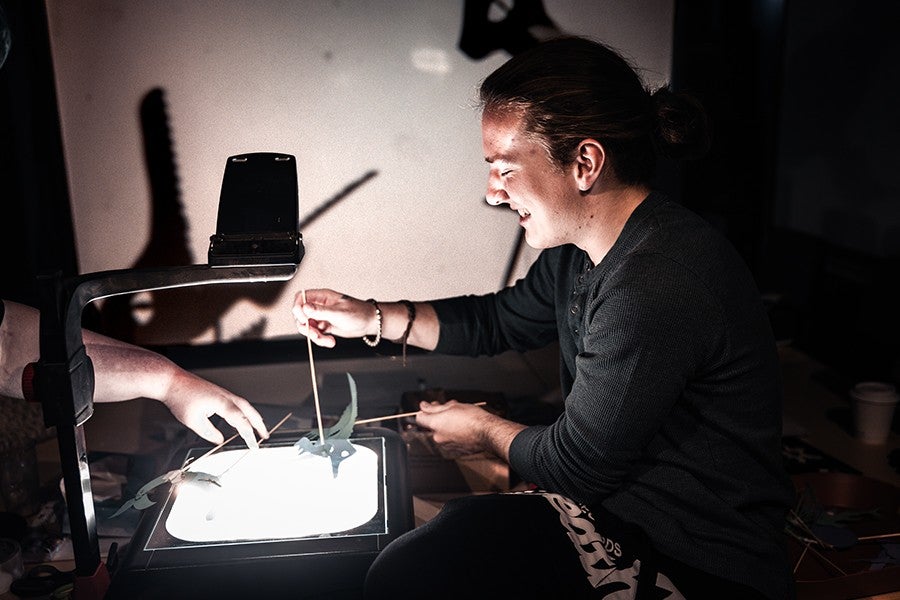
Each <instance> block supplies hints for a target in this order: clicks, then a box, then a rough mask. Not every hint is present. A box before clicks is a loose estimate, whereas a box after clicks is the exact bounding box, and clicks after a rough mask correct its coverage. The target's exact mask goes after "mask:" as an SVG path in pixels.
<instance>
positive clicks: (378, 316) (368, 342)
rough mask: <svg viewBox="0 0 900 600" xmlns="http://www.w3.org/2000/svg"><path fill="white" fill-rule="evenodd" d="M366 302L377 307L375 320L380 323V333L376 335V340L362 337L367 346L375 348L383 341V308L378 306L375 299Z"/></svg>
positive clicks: (366, 336)
mask: <svg viewBox="0 0 900 600" xmlns="http://www.w3.org/2000/svg"><path fill="white" fill-rule="evenodd" d="M366 302H368V303H370V304H371V305H372V306H374V307H375V319H376V320H377V321H378V333H376V334H375V337H374V338H370V337H369V336H368V335H364V336H362V341H364V342H365V343H366V345H367V346H371V347H372V348H374V347H375V346H377V345H378V342H380V341H381V307H380V306H378V302H376V301H375V299H374V298H369V299H368V300H366Z"/></svg>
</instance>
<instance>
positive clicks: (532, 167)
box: [481, 112, 580, 249]
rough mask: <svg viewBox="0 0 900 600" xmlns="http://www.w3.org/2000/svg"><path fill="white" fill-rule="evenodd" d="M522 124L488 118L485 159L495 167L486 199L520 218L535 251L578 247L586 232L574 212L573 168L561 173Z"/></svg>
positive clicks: (509, 117)
mask: <svg viewBox="0 0 900 600" xmlns="http://www.w3.org/2000/svg"><path fill="white" fill-rule="evenodd" d="M521 121H522V119H521V117H520V116H519V115H518V114H491V113H487V112H486V113H484V114H483V115H482V119H481V134H482V143H483V146H484V159H485V160H486V161H487V162H488V164H489V165H490V172H489V174H488V184H487V193H486V195H485V200H487V202H488V204H491V205H494V206H499V205H501V204H507V205H509V207H510V208H511V209H512V210H515V211H517V212H518V213H519V225H521V226H522V227H523V228H524V229H525V240H526V241H527V242H528V245H529V246H531V247H532V248H537V249H542V248H552V247H554V246H559V245H561V244H566V243H573V242H574V241H575V235H577V230H578V229H580V226H579V225H578V223H577V219H576V218H575V217H576V215H575V213H574V211H573V208H575V202H576V199H577V198H578V195H579V194H578V187H577V185H576V181H575V179H574V177H572V175H571V174H570V173H569V171H570V169H564V170H562V171H561V170H560V169H559V168H557V167H556V166H555V165H553V164H552V163H551V162H550V158H549V156H548V155H547V152H546V151H545V150H544V148H543V147H542V146H541V145H540V144H538V143H537V142H536V141H534V140H532V139H529V137H528V136H527V135H526V134H525V133H524V132H523V131H522V129H521ZM573 194H574V196H573Z"/></svg>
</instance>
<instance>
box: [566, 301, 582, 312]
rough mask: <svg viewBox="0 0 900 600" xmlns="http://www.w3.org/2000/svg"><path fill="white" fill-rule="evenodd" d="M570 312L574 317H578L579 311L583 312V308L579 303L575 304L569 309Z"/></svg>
mask: <svg viewBox="0 0 900 600" xmlns="http://www.w3.org/2000/svg"><path fill="white" fill-rule="evenodd" d="M569 310H570V311H571V313H572V314H573V315H577V314H578V311H579V310H581V307H580V306H578V303H577V302H575V303H573V304H572V306H571V308H569Z"/></svg>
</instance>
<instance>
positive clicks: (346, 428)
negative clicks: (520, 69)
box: [294, 373, 358, 477]
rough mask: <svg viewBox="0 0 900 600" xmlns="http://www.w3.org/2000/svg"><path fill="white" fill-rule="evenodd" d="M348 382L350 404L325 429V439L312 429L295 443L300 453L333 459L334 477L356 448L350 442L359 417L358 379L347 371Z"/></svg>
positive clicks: (332, 469)
mask: <svg viewBox="0 0 900 600" xmlns="http://www.w3.org/2000/svg"><path fill="white" fill-rule="evenodd" d="M347 383H348V384H349V385H350V404H349V405H348V406H347V408H345V409H344V412H343V414H341V418H340V419H338V422H337V423H335V424H334V425H332V426H331V427H328V428H327V429H325V431H324V432H323V433H324V436H325V437H324V439H322V440H319V439H318V437H319V432H318V431H310V432H309V433H307V434H306V435H304V436H303V437H302V438H300V439H299V440H297V441H296V442H295V443H294V447H295V448H297V452H298V454H303V453H304V452H306V453H309V454H315V455H317V456H322V457H327V458H330V459H331V471H332V474H333V475H334V477H337V475H338V469H339V467H340V465H341V461H343V460H344V459H346V458H348V457H349V456H352V455H353V453H354V452H356V448H355V447H354V446H353V444H351V443H350V436H351V435H352V434H353V425H354V423H356V417H357V413H358V410H357V401H356V381H355V380H354V379H353V377H352V376H351V375H350V373H347Z"/></svg>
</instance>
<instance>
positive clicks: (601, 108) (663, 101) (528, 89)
mask: <svg viewBox="0 0 900 600" xmlns="http://www.w3.org/2000/svg"><path fill="white" fill-rule="evenodd" d="M479 96H480V104H481V108H482V110H483V111H484V112H485V113H488V114H490V113H497V114H508V113H512V112H518V113H521V114H522V116H523V126H524V130H525V132H526V134H527V135H529V136H531V137H532V138H533V139H535V140H536V141H537V142H538V143H540V144H541V145H542V146H543V147H544V148H545V150H546V151H547V153H548V155H549V158H550V160H551V161H552V162H553V163H554V164H555V165H556V166H557V167H559V168H564V167H566V166H567V165H569V164H571V163H572V161H573V160H575V157H576V153H577V151H578V145H579V143H580V142H581V141H582V140H584V139H587V138H593V139H595V140H597V141H598V142H600V143H601V144H602V145H603V146H604V148H605V149H606V153H607V161H609V164H610V166H611V167H612V171H613V172H614V174H615V177H616V179H617V180H618V181H619V182H621V183H624V184H629V185H630V184H647V183H649V182H650V180H651V179H652V177H653V173H654V170H655V167H656V160H657V157H658V156H664V157H668V158H675V159H681V158H696V157H698V156H701V155H702V154H703V153H704V152H706V150H707V149H708V147H709V141H710V137H709V122H708V119H707V117H706V113H705V112H704V110H703V108H702V106H701V105H700V104H699V102H697V101H696V100H695V99H694V98H692V97H691V96H689V95H688V94H685V93H679V92H674V91H671V90H669V89H668V88H666V87H662V88H659V89H657V90H655V91H653V92H651V91H649V90H648V89H646V88H645V87H644V84H643V83H642V81H641V79H640V77H639V76H638V74H637V72H636V71H635V69H634V68H633V67H632V66H631V65H630V64H629V63H628V61H627V60H625V58H623V57H622V56H621V55H620V54H619V53H618V52H616V51H615V50H613V49H612V48H610V47H609V46H606V45H604V44H602V43H599V42H596V41H593V40H589V39H586V38H582V37H574V36H567V37H560V38H555V39H552V40H549V41H545V42H542V43H540V44H538V45H536V46H533V47H532V48H529V49H528V50H525V51H524V52H521V53H519V54H516V55H515V56H513V57H512V58H511V59H509V60H508V61H507V62H506V63H504V64H503V65H502V66H500V67H499V68H498V69H497V70H495V71H494V72H493V73H492V74H491V75H489V76H488V77H487V78H486V79H485V80H484V81H483V82H482V84H481V87H480V90H479Z"/></svg>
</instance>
